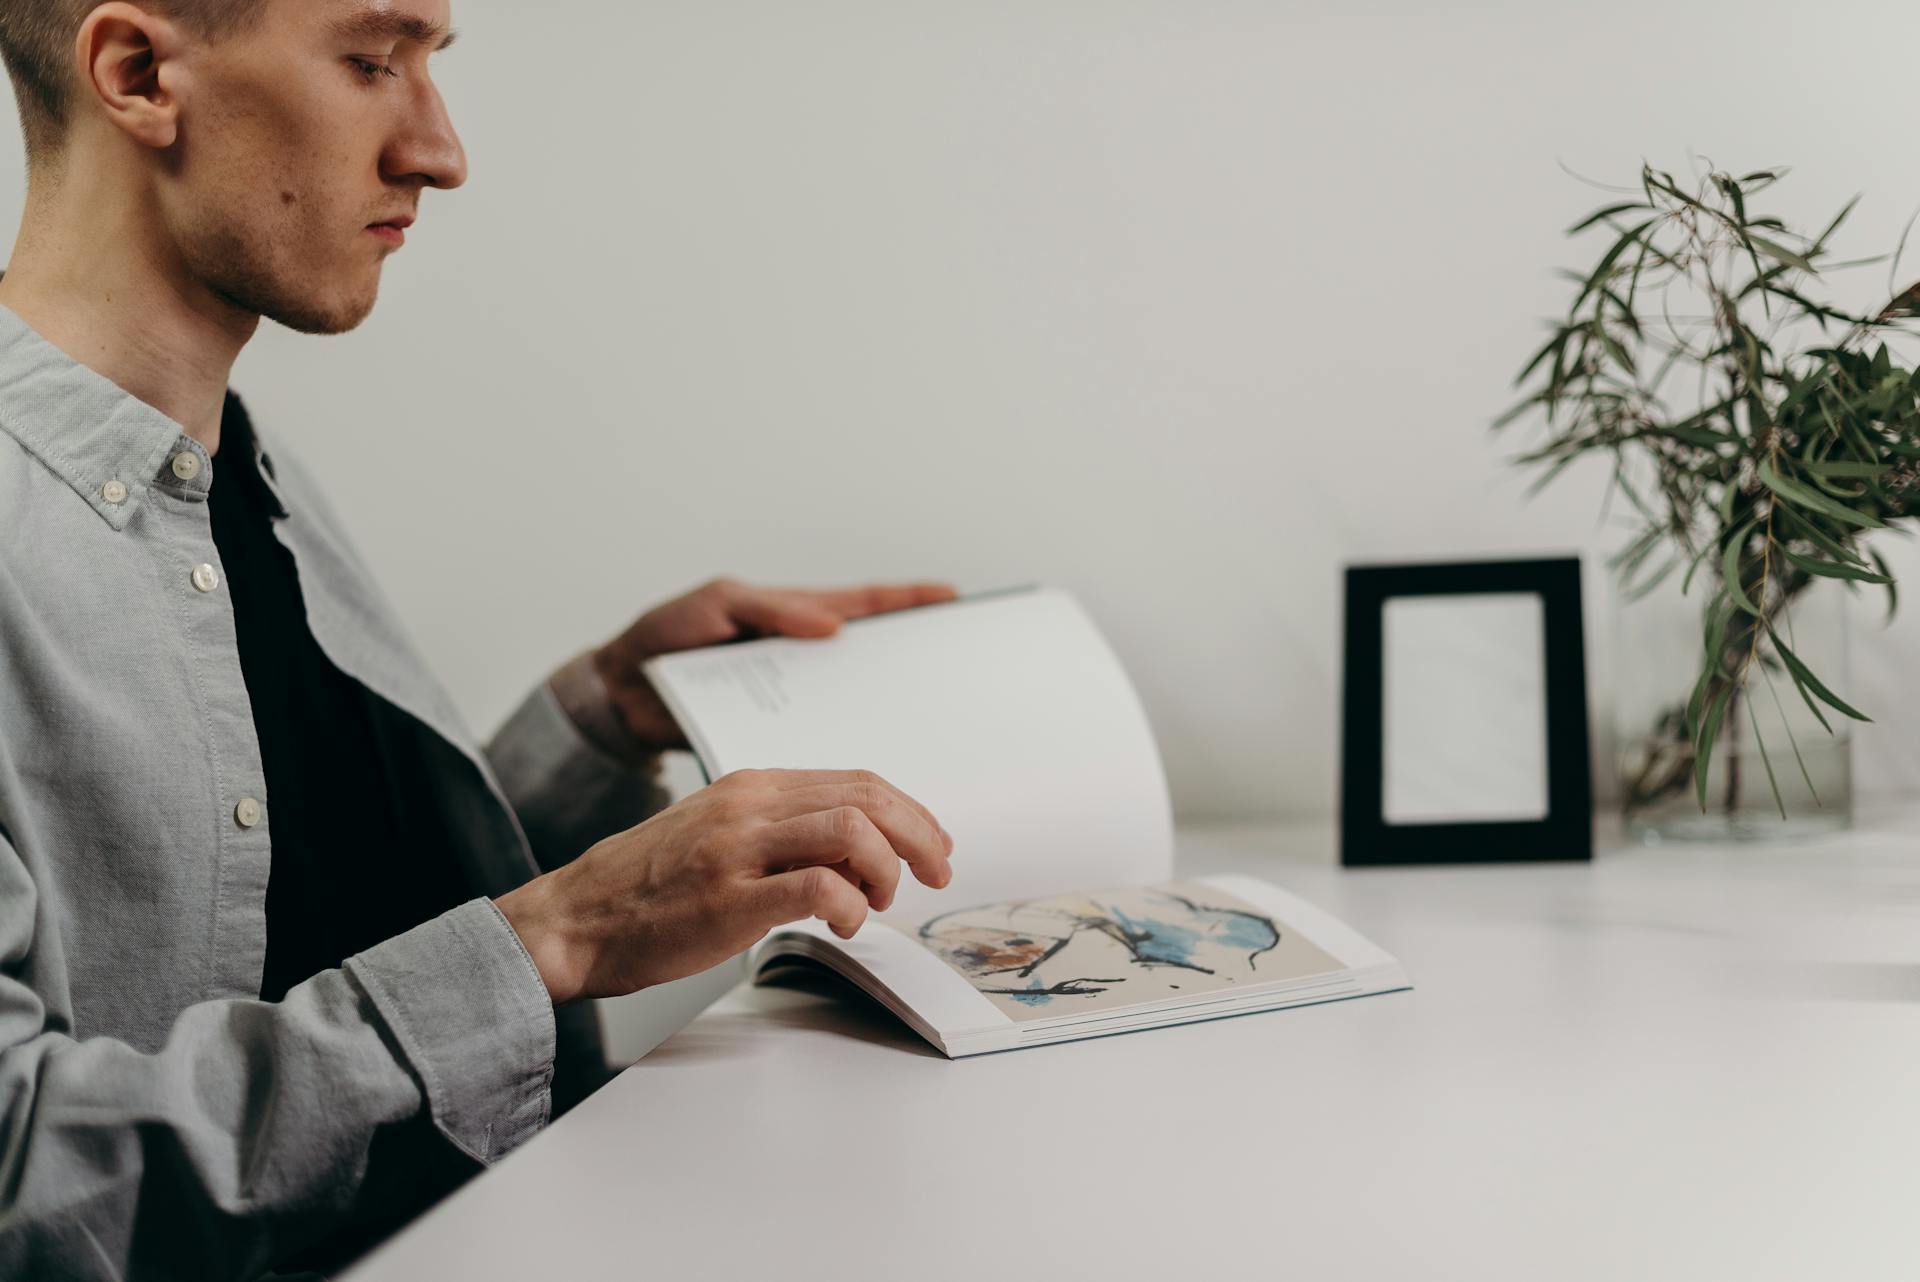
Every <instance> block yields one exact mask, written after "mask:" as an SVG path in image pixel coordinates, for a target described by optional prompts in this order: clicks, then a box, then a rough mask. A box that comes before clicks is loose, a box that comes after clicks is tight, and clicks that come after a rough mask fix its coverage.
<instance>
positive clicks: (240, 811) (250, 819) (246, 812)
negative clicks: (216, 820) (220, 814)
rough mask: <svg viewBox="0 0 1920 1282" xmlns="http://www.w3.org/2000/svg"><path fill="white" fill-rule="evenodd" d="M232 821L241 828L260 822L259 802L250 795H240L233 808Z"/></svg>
mask: <svg viewBox="0 0 1920 1282" xmlns="http://www.w3.org/2000/svg"><path fill="white" fill-rule="evenodd" d="M233 821H234V822H235V823H237V824H239V825H240V826H241V827H242V828H251V827H253V826H254V825H255V824H257V823H259V822H260V803H259V802H257V801H255V800H254V799H253V798H252V797H242V798H240V800H239V802H238V803H237V804H235V806H234V808H233Z"/></svg>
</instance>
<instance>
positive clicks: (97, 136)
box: [0, 0, 466, 333]
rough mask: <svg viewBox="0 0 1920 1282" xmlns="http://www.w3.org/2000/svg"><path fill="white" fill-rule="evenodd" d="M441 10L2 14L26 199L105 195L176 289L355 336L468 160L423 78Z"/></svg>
mask: <svg viewBox="0 0 1920 1282" xmlns="http://www.w3.org/2000/svg"><path fill="white" fill-rule="evenodd" d="M446 22H447V0H144V2H142V3H137V4H135V3H119V2H115V3H108V4H96V3H94V0H0V57H4V61H5V64H6V68H7V71H8V74H9V75H10V76H11V77H12V79H13V85H14V95H15V97H16V99H17V100H18V102H19V105H20V116H21V124H22V128H23V131H24V132H25V134H26V138H27V148H28V160H29V170H30V174H31V181H32V185H35V186H39V185H46V186H49V187H58V186H64V185H65V184H67V183H68V182H70V181H74V180H75V178H76V176H83V177H84V180H85V186H86V187H87V188H88V189H89V190H94V191H97V190H99V189H100V188H101V186H102V185H103V184H104V186H105V190H106V191H107V192H108V193H109V194H110V195H111V196H113V197H118V198H120V204H121V207H122V208H124V209H126V210H127V211H129V214H128V216H129V217H130V218H131V219H132V221H133V223H134V226H133V227H131V228H128V229H125V230H126V231H127V233H128V234H131V235H133V236H136V237H138V238H139V239H140V243H141V247H142V249H143V251H144V252H146V253H147V254H149V255H151V256H152V257H153V258H154V259H155V260H156V265H157V266H159V267H160V268H161V269H162V270H164V271H167V272H169V273H171V274H174V275H176V276H177V277H178V278H180V279H181V281H182V283H183V284H185V285H187V286H189V287H199V288H201V289H204V290H205V291H206V292H207V293H209V294H211V295H212V296H213V297H214V298H215V299H218V300H220V301H223V302H225V303H228V304H230V305H232V306H235V307H238V308H240V309H242V310H244V311H248V312H253V313H256V314H259V315H262V316H268V317H271V318H273V319H274V320H277V321H279V322H281V323H282V324H284V325H286V326H288V327H290V328H292V329H297V330H302V331H305V332H308V333H339V332H341V331H344V330H348V329H351V328H353V327H354V326H355V325H358V324H359V323H360V321H361V320H363V319H364V318H365V317H366V315H367V313H368V312H369V311H370V310H372V307H373V302H374V299H375V297H376V296H377V294H378V291H379V283H380V266H381V263H382V262H383V261H384V259H385V258H386V256H387V255H388V254H389V253H391V252H392V251H393V249H394V247H395V246H396V244H397V242H398V237H397V236H396V234H395V232H394V229H393V228H392V227H380V226H379V225H380V224H385V223H388V222H389V220H394V219H398V220H400V223H401V224H402V225H404V224H405V222H407V221H410V220H411V217H412V215H413V212H414V209H415V206H416V205H417V204H418V202H419V194H420V189H421V188H422V187H457V186H459V185H460V184H461V183H462V182H464V181H465V179H466V156H465V154H464V152H463V151H462V150H461V147H460V140H459V138H458V137H457V136H456V135H455V133H454V131H453V126H452V124H451V122H450V121H449V120H448V118H447V113H446V109H445V106H444V105H443V104H442V102H441V100H440V95H439V92H438V91H437V90H436V89H435V88H434V86H433V83H432V81H431V80H430V79H429V77H428V70H427V59H428V55H429V54H431V53H433V52H434V51H436V50H437V49H441V48H444V47H445V46H446V45H447V44H448V43H449V42H450V41H451V32H450V31H449V30H448V28H447V25H446Z"/></svg>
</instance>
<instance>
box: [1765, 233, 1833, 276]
mask: <svg viewBox="0 0 1920 1282" xmlns="http://www.w3.org/2000/svg"><path fill="white" fill-rule="evenodd" d="M1748 239H1750V240H1752V241H1753V244H1754V247H1755V248H1756V249H1758V250H1759V251H1760V252H1761V253H1763V254H1765V255H1766V256H1767V257H1769V258H1776V259H1778V260H1779V261H1781V262H1783V263H1785V264H1787V266H1789V267H1797V268H1799V269H1800V270H1801V271H1803V272H1813V273H1815V274H1818V273H1819V270H1820V269H1819V268H1817V267H1815V266H1814V265H1813V264H1812V263H1810V262H1808V261H1807V260H1806V259H1805V258H1804V257H1802V256H1801V255H1799V254H1796V253H1794V252H1793V251H1792V250H1791V249H1788V248H1787V247H1786V246H1785V245H1782V244H1780V243H1779V242H1778V241H1773V240H1768V239H1767V238H1766V237H1765V236H1753V235H1751V234H1749V237H1748Z"/></svg>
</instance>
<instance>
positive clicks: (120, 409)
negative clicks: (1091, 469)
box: [0, 0, 952, 1278]
mask: <svg viewBox="0 0 1920 1282" xmlns="http://www.w3.org/2000/svg"><path fill="white" fill-rule="evenodd" d="M447 19H448V13H447V5H446V3H445V0H146V2H145V3H141V4H132V3H108V4H101V5H98V6H97V7H95V6H93V5H91V4H90V3H89V0H0V52H3V53H4V56H5V61H6V66H7V69H8V72H9V73H10V75H11V77H12V79H13V83H14V86H15V91H16V97H17V99H18V101H19V104H20V110H21V118H22V124H23V127H24V130H25V133H26V137H27V144H28V160H29V185H28V195H27V204H26V212H25V216H24V218H23V221H22V224H21V228H20V233H19V238H18V241H17V243H16V245H15V248H14V253H13V256H12V259H11V262H10V264H9V267H8V270H7V271H6V273H5V275H4V277H0V305H3V306H0V1277H7V1278H16V1277H18V1278H26V1277H33V1278H42V1277H60V1276H75V1277H102V1278H108V1277H111V1278H119V1277H128V1276H133V1277H147V1276H150V1277H159V1276H167V1277H173V1276H180V1277H194V1278H216V1277H248V1276H255V1275H258V1274H260V1273H261V1272H263V1271H266V1270H278V1271H287V1270H298V1269H302V1268H309V1267H330V1266H331V1265H332V1264H335V1263H338V1262H339V1261H340V1260H341V1259H343V1258H347V1257H349V1256H350V1255H351V1254H352V1253H353V1251H354V1250H355V1249H357V1247H359V1246H360V1245H362V1244H364V1243H365V1242H366V1241H367V1240H369V1239H370V1238H371V1237H373V1236H375V1235H377V1234H378V1233H379V1232H381V1231H383V1230H384V1229H386V1228H390V1227H391V1226H392V1224H393V1223H395V1222H396V1221H397V1220H399V1219H403V1218H404V1217H405V1216H406V1215H407V1214H410V1213H412V1212H413V1211H415V1210H416V1209H417V1208H418V1207H419V1206H420V1205H421V1204H422V1203H423V1201H425V1200H426V1199H429V1198H431V1197H432V1196H435V1195H436V1194H437V1193H438V1192H441V1191H444V1189H445V1188H446V1187H449V1186H450V1185H451V1183H453V1182H455V1181H457V1180H458V1179H460V1178H463V1177H464V1176H465V1175H466V1174H468V1173H470V1172H471V1171H472V1170H474V1169H477V1167H478V1166H479V1165H482V1164H485V1163H489V1162H492V1161H495V1160H497V1159H498V1158H499V1157H501V1156H502V1155H503V1154H505V1153H506V1152H508V1151H510V1150H511V1149H512V1148H513V1147H514V1146H515V1145H517V1144H519V1143H520V1142H521V1141H523V1140H525V1139H526V1138H527V1137H528V1136H529V1135H530V1134H532V1133H533V1132H534V1131H536V1130H537V1129H538V1128H539V1127H540V1126H541V1125H542V1124H544V1122H545V1121H546V1119H547V1118H548V1116H549V1113H550V1109H551V1106H552V1102H553V1099H554V1097H555V1095H556V1094H557V1093H564V1079H566V1078H567V1077H568V1076H569V1064H570V1063H572V1062H578V1061H572V1060H570V1051H571V1050H573V1049H575V1046H576V1043H579V1042H581V1041H582V1040H584V1039H583V1037H582V1032H583V1029H582V1024H581V1021H580V1020H579V1019H578V1017H577V1016H578V1013H579V1012H580V1011H582V1010H583V1008H582V1007H580V1006H578V1005H575V1003H578V1002H579V1001H580V999H583V998H587V997H593V996H604V995H612V994H621V993H628V992H632V991H634V990H637V989H640V988H644V987H646V986H648V985H652V984H658V983H661V982H664V981H667V980H671V979H675V978H678V977H681V976H686V975H690V974H693V973H696V972H698V971H701V970H704V969H706V968H708V967H710V966H712V965H714V964H716V963H718V962H719V961H721V960H723V959H725V958H726V957H728V956H730V955H732V954H734V953H736V952H738V951H739V950H740V949H742V948H744V947H746V946H748V945H750V944H751V943H753V942H754V941H755V940H756V939H758V938H760V936H761V935H762V934H764V933H765V932H766V931H767V930H768V929H769V928H771V927H772V926H774V925H776V924H779V923H783V922H786V921H790V920H794V919H797V918H803V917H808V916H815V917H820V918H822V919H824V920H825V921H827V922H829V923H830V924H831V925H832V927H833V928H834V929H835V930H836V931H837V932H838V933H840V934H841V935H842V936H847V935H851V934H852V933H853V932H854V931H855V930H856V929H857V928H858V926H859V925H860V923H861V921H862V919H863V917H864V916H865V913H866V912H867V910H868V909H869V907H872V908H876V909H877V908H883V907H885V906H886V905H887V903H889V902H890V900H891V898H892V895H893V891H894V888H895V886H896V884H897V881H898V878H899V876H900V872H901V869H900V865H901V862H902V861H904V862H905V863H906V864H907V865H908V866H909V867H910V869H911V871H912V873H913V875H914V876H915V877H917V878H919V879H920V880H921V881H923V882H925V883H926V884H928V885H933V886H939V885H944V884H945V883H946V881H947V880H948V877H949V866H948V856H949V854H950V853H951V850H952V843H951V840H950V839H949V838H948V837H947V835H946V833H945V831H944V830H943V829H941V827H940V826H939V824H938V823H937V822H936V821H935V819H934V818H933V816H932V815H931V814H929V813H928V812H927V811H926V809H925V808H924V807H922V806H921V805H919V804H918V803H917V802H915V801H914V800H913V799H911V798H909V797H907V796H905V795H903V794H902V793H900V792H899V791H898V790H897V789H894V788H893V787H891V786H890V785H888V784H887V783H886V782H885V781H883V780H881V779H878V778H877V777H874V776H872V775H869V774H866V773H864V772H854V771H746V772H740V773H737V774H734V775H729V776H727V777H725V778H723V779H721V780H719V781H717V782H716V783H714V784H713V786H711V787H709V788H706V789H704V790H702V791H701V792H699V793H697V794H695V795H694V796H692V797H689V798H688V799H686V800H685V801H683V802H681V803H680V804H677V805H673V806H670V807H667V808H665V809H661V808H660V807H661V804H662V802H663V801H664V797H662V796H661V794H660V791H659V789H658V787H657V785H656V784H654V783H653V781H652V777H651V774H650V769H651V764H652V762H653V761H654V759H655V758H656V756H657V754H658V752H659V751H660V750H661V749H663V748H666V747H670V746H674V745H676V744H682V743H683V742H684V740H683V738H682V736H681V735H680V732H679V730H678V728H677V727H676V726H675V725H674V723H673V720H672V718H671V716H670V715H668V713H667V710H666V708H665V707H664V706H663V705H662V704H661V702H660V700H659V698H658V697H657V696H656V695H655V694H654V693H653V691H652V690H651V689H650V688H649V687H648V685H647V684H646V682H645V680H644V679H643V678H642V677H641V675H640V671H639V661H640V660H641V659H643V658H644V657H646V656H647V655H649V654H654V653H659V652H662V651H668V650H674V649H681V648H687V647H692V646H698V645H703V644H708V643H713V642H718V641H723V640H727V639H729V638H732V637H735V636H739V635H742V634H745V633H747V632H749V631H758V632H782V633H790V634H793V635H801V636H822V635H827V634H830V633H832V632H833V631H835V630H836V628H837V627H838V626H839V624H840V622H841V621H842V620H844V619H847V618H850V617H854V616H857V615H860V614H865V613H871V612H873V611H876V610H885V609H894V608H901V607H905V606H911V605H916V604H922V603H927V602H932V601H937V600H944V599H947V598H949V597H951V596H952V590H951V589H950V588H947V587H944V586H942V585H938V584H923V585H908V586H901V587H892V588H887V587H878V588H869V589H860V590H850V591H844V592H803V591H772V590H759V589H753V588H749V587H746V586H744V585H741V584H737V583H734V582H731V581H728V580H720V581H717V582H715V583H712V584H709V585H708V586H706V587H704V588H702V589H700V590H698V591H696V592H694V593H691V594H689V595H688V596H686V597H683V598H681V599H679V600H677V601H673V602H669V603H668V604H666V605H663V606H661V607H659V608H657V609H655V610H653V611H651V612H649V613H647V614H646V615H644V616H642V617H641V618H640V619H639V621H638V622H636V623H635V624H634V625H633V626H632V627H631V628H630V629H629V630H628V631H627V632H625V633H624V634H622V635H621V636H620V637H618V638H617V639H615V640H614V641H612V642H611V643H609V644H608V645H606V646H603V647H601V648H599V649H597V650H595V651H592V652H590V653H589V654H588V655H586V656H583V657H582V659H580V660H577V661H576V662H575V663H573V664H570V665H568V666H567V667H565V668H563V669H562V670H561V671H560V672H559V673H557V674H556V675H555V677H554V678H553V679H552V681H550V682H549V683H548V684H547V685H545V686H543V687H541V688H540V689H537V690H536V691H535V692H534V693H533V695H532V696H531V697H529V699H528V700H527V701H526V702H525V703H524V704H523V705H522V706H521V707H520V708H519V710H517V711H516V712H515V713H514V714H513V715H512V716H511V717H510V718H509V720H508V722H507V724H506V725H505V726H504V727H503V728H502V729H501V731H500V732H499V734H498V735H497V736H496V737H495V738H494V740H493V742H492V743H491V744H490V745H488V746H487V747H486V748H485V749H484V750H482V749H481V748H479V747H477V746H476V745H474V744H473V743H472V742H471V740H470V738H469V737H468V735H467V734H466V733H465V731H464V730H462V728H461V727H460V724H459V719H458V717H457V716H456V715H455V713H454V712H453V710H452V708H451V707H450V706H449V704H448V701H447V699H446V698H445V696H444V695H443V694H442V692H441V691H440V689H439V688H438V686H437V685H436V684H435V683H434V681H433V680H432V678H431V677H430V676H429V674H428V673H427V671H426V669H425V667H424V666H423V664H422V662H421V660H420V659H419V657H418V656H417V655H416V654H415V653H414V652H413V650H412V649H411V648H410V647H409V646H408V644H407V642H406V640H405V638H404V637H403V635H402V633H401V631H400V628H399V627H398V625H397V623H396V622H395V619H394V616H393V614H392V612H391V611H390V610H389V609H388V608H387V606H386V605H385V604H384V603H383V601H382V600H381V598H380V596H379V594H378V592H377V590H376V589H375V588H374V586H373V584H372V582H371V580H370V578H369V576H368V574H367V572H366V570H365V568H364V566H363V565H362V563H361V562H360V560H359V559H358V558H357V556H356V555H355V554H354V552H353V551H352V549H351V547H350V545H349V543H348V542H347V540H346V538H345V536H344V534H343V533H342V531H341V528H340V525H339V523H338V521H337V520H336V518H335V516H334V514H333V513H332V512H331V511H330V509H329V508H328V507H327V505H326V503H325V501H324V500H323V499H322V497H321V496H320V495H319V494H318V493H317V492H316V491H315V489H314V486H313V483H312V481H311V480H310V479H309V478H308V477H307V476H306V474H305V473H304V472H302V471H300V470H299V469H298V468H297V467H296V466H295V465H294V463H293V460H292V459H290V458H288V457H286V456H285V454H284V452H283V451H282V450H281V449H280V448H279V447H277V446H276V447H275V448H274V449H273V450H271V451H269V450H268V449H267V448H266V445H265V443H264V440H263V437H262V436H261V435H260V434H258V433H256V432H255V431H254V429H253V427H252V425H251V423H250V422H249V421H248V419H247V415H246V412H245V409H244V407H243V406H242V405H241V403H240V401H239V400H238V399H237V398H236V397H234V396H233V395H232V394H231V393H230V392H229V391H228V390H227V386H226V384H227V377H228V373H229V371H230V369H231V367H232V364H233V361H234V358H235V356H236V355H237V354H238V353H239V351H240V349H241V347H242V346H243V345H244V344H245V343H246V341H247V340H248V338H249V337H250V336H251V335H252V334H253V332H254V330H255V327H256V326H257V324H258V323H259V318H260V317H262V316H267V317H271V318H273V319H276V320H278V321H280V322H281V323H283V324H285V325H288V326H290V327H292V328H295V329H298V330H303V331H309V332H339V331H343V330H348V329H351V328H353V326H354V325H356V324H357V323H358V322H359V321H360V320H361V319H362V318H363V317H365V316H366V315H367V313H368V311H369V309H370V308H371V307H372V305H373V302H374V298H375V294H376V292H377V287H378V283H379V278H380V271H381V265H382V263H383V261H384V259H385V258H386V257H387V256H388V255H389V254H391V253H392V252H393V251H394V250H395V249H396V248H398V247H399V245H400V244H401V242H402V240H403V229H404V228H405V227H406V226H407V225H408V224H409V223H411V222H412V221H413V218H414V215H415V213H416V210H417V205H418V202H419V197H420V194H421V191H422V189H423V188H427V187H439V188H451V187H457V186H459V185H460V183H461V182H462V180H463V179H464V177H465V159H464V156H463V154H462V151H461V147H460V143H459V141H458V139H457V138H456V136H455V134H454V131H453V128H452V126H451V124H450V123H449V121H448V118H447V115H446V112H445V109H444V107H443V105H442V103H441V101H440V98H439V96H438V94H437V93H436V91H435V89H434V87H433V84H432V81H431V79H430V77H429V74H428V59H429V57H430V56H431V55H432V54H433V53H434V52H435V51H436V50H437V49H440V48H443V47H444V46H445V45H446V44H447V43H448V42H449V41H450V39H451V37H450V34H449V33H448V31H447V29H446V22H447ZM449 447H450V448H453V447H454V446H453V445H452V443H451V442H450V443H449ZM655 812H657V813H655ZM583 852H584V853H583ZM576 856H577V858H576ZM543 867H544V868H546V869H549V871H546V872H544V873H542V872H541V871H540V869H541V868H543ZM588 1049H589V1050H590V1049H591V1048H588ZM556 1072H558V1073H559V1074H560V1078H559V1079H556ZM663 1178H670V1176H669V1175H668V1174H667V1173H664V1172H663Z"/></svg>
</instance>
